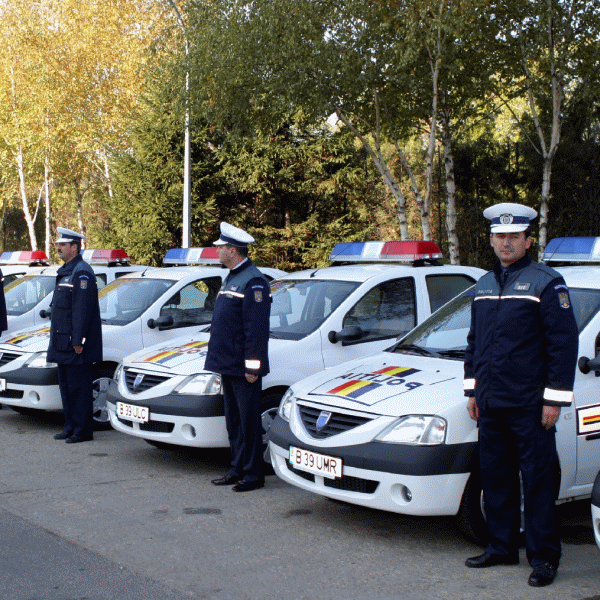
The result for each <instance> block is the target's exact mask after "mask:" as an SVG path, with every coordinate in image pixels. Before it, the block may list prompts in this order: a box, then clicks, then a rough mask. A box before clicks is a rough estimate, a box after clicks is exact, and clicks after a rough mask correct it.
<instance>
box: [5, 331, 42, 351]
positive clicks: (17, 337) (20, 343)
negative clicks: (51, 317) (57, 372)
mask: <svg viewBox="0 0 600 600" xmlns="http://www.w3.org/2000/svg"><path fill="white" fill-rule="evenodd" d="M49 342H50V325H49V324H48V325H44V326H43V327H40V326H37V327H29V328H27V329H22V330H20V331H17V332H13V333H9V334H6V335H3V336H2V337H1V338H0V351H4V352H11V351H12V352H14V351H15V350H17V351H21V352H23V351H25V352H31V353H34V352H46V350H48V343H49Z"/></svg>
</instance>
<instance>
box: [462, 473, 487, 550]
mask: <svg viewBox="0 0 600 600" xmlns="http://www.w3.org/2000/svg"><path fill="white" fill-rule="evenodd" d="M456 524H457V526H458V528H459V530H460V532H461V533H462V534H463V535H464V536H465V537H466V538H467V539H468V540H470V541H472V542H475V543H476V544H477V545H478V546H484V547H485V546H487V541H488V530H487V524H486V522H485V512H484V508H483V492H482V490H481V479H480V477H479V475H478V474H476V473H471V475H470V477H469V479H468V481H467V485H466V486H465V490H464V492H463V496H462V500H461V501H460V508H459V509H458V514H457V515H456Z"/></svg>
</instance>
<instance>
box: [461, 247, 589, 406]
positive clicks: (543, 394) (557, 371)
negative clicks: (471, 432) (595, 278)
mask: <svg viewBox="0 0 600 600" xmlns="http://www.w3.org/2000/svg"><path fill="white" fill-rule="evenodd" d="M500 274H501V267H500V263H497V264H496V265H495V266H494V269H493V270H492V271H490V272H489V273H487V274H486V275H484V276H483V277H482V278H481V279H480V280H479V281H478V282H477V284H476V285H475V296H474V298H473V305H472V308H471V328H470V331H469V335H468V338H467V340H468V343H467V350H466V353H465V382H464V389H465V394H466V395H473V394H474V395H475V397H476V399H477V404H478V406H479V407H480V408H486V407H487V408H537V407H541V406H542V404H545V405H555V406H568V405H569V404H570V403H571V401H572V398H573V394H572V391H573V383H574V380H575V367H576V364H577V353H578V344H579V336H578V331H577V323H576V322H575V317H574V315H573V307H572V306H571V301H570V298H569V290H568V289H567V286H566V284H565V281H564V279H563V278H562V276H561V275H560V273H558V272H557V271H555V270H554V269H551V268H550V267H548V266H546V265H544V264H539V263H536V262H533V261H532V260H531V259H530V258H529V256H527V255H526V256H524V257H523V258H521V259H520V260H518V261H516V262H515V263H513V264H512V265H509V267H508V276H507V280H506V283H505V284H504V286H502V285H501V284H500Z"/></svg>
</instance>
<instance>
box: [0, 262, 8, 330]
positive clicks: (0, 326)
mask: <svg viewBox="0 0 600 600" xmlns="http://www.w3.org/2000/svg"><path fill="white" fill-rule="evenodd" d="M7 329H8V320H7V318H6V298H5V297H4V276H3V275H2V271H0V332H2V331H5V330H7Z"/></svg>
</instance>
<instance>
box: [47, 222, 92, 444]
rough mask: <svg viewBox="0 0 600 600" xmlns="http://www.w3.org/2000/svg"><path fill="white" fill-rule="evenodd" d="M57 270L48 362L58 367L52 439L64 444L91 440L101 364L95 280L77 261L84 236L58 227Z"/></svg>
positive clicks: (87, 267)
mask: <svg viewBox="0 0 600 600" xmlns="http://www.w3.org/2000/svg"><path fill="white" fill-rule="evenodd" d="M58 234H59V238H58V239H57V240H56V250H57V252H58V256H59V258H60V259H61V260H63V261H64V263H65V264H64V265H63V266H62V267H61V268H60V269H59V270H58V273H57V276H56V287H55V288H54V296H53V298H52V314H51V322H50V344H49V346H48V356H47V360H48V362H55V363H58V385H59V387H60V395H61V399H62V404H63V412H64V415H65V424H64V427H63V431H62V432H61V433H57V434H56V435H55V436H54V439H56V440H65V441H66V442H67V444H76V443H78V442H87V441H89V440H91V439H93V403H94V398H93V387H92V386H93V381H94V370H93V369H94V367H93V363H95V362H98V361H101V360H102V325H101V320H100V306H99V304H98V288H97V285H96V276H95V275H94V272H93V271H92V269H91V267H90V266H89V265H88V264H87V263H86V262H85V261H84V260H83V258H82V257H81V242H82V240H83V239H85V237H84V236H83V235H82V234H80V233H77V232H75V231H71V230H70V229H64V228H63V227H58Z"/></svg>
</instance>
